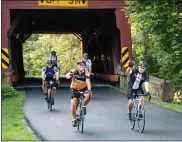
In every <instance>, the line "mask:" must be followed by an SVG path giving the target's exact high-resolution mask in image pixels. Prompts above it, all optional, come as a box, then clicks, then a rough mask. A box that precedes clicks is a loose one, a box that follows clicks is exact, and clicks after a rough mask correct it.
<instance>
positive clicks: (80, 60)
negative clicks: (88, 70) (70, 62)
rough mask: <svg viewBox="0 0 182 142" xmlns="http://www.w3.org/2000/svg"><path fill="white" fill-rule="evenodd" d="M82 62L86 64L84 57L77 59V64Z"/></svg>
mask: <svg viewBox="0 0 182 142" xmlns="http://www.w3.org/2000/svg"><path fill="white" fill-rule="evenodd" d="M80 63H83V64H84V65H85V61H84V59H79V60H78V61H77V64H80Z"/></svg>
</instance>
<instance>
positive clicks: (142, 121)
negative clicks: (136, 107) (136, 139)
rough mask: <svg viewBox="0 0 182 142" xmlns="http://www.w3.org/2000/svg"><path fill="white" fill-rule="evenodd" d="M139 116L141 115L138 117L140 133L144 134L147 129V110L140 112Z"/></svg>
mask: <svg viewBox="0 0 182 142" xmlns="http://www.w3.org/2000/svg"><path fill="white" fill-rule="evenodd" d="M138 114H139V115H138V117H137V118H138V119H137V122H138V129H139V132H140V133H143V131H144V128H145V110H144V109H143V110H140V111H139V113H138Z"/></svg>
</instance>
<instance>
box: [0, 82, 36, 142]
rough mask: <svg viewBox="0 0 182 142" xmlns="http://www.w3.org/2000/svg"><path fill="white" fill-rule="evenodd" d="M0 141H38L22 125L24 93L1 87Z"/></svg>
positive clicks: (5, 86)
mask: <svg viewBox="0 0 182 142" xmlns="http://www.w3.org/2000/svg"><path fill="white" fill-rule="evenodd" d="M1 98H2V129H1V130H2V140H3V141H5V140H25V141H27V140H39V139H38V138H37V137H36V136H35V135H34V134H33V133H32V131H31V130H30V129H29V128H28V127H27V126H26V125H25V124H24V122H23V118H24V115H23V113H22V106H23V102H24V99H25V92H22V91H21V92H20V91H16V90H15V89H14V88H13V87H10V86H8V85H4V84H3V85H2V90H1Z"/></svg>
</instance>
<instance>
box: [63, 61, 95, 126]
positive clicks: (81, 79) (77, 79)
mask: <svg viewBox="0 0 182 142" xmlns="http://www.w3.org/2000/svg"><path fill="white" fill-rule="evenodd" d="M66 77H67V78H72V82H71V113H72V117H73V120H72V125H73V127H76V126H77V120H76V105H77V101H78V99H79V97H80V95H79V94H78V93H76V92H78V91H84V97H85V101H84V106H83V112H84V115H86V113H87V111H86V105H87V104H88V103H89V101H90V95H91V83H90V76H89V72H88V71H87V70H86V69H85V61H84V60H83V59H79V60H78V62H77V68H76V69H73V70H71V71H70V72H68V73H67V74H66Z"/></svg>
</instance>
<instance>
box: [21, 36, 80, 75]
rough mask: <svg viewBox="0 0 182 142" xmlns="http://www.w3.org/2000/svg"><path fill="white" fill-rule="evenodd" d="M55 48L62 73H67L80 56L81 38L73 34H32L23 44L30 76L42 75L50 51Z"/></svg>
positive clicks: (25, 62)
mask: <svg viewBox="0 0 182 142" xmlns="http://www.w3.org/2000/svg"><path fill="white" fill-rule="evenodd" d="M52 50H54V51H56V53H57V56H58V57H59V59H60V63H61V74H65V73H67V72H68V71H69V70H70V69H72V68H73V67H74V66H75V65H76V64H75V63H76V61H77V60H78V58H80V55H81V54H80V52H81V49H80V40H79V39H78V38H77V37H76V36H74V35H71V34H67V35H58V34H39V35H32V36H31V37H30V38H29V39H28V40H27V41H26V42H25V43H24V44H23V58H24V67H25V70H28V71H29V74H28V76H40V75H41V69H42V67H43V66H44V65H45V64H46V61H47V58H48V56H49V55H50V52H51V51H52Z"/></svg>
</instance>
